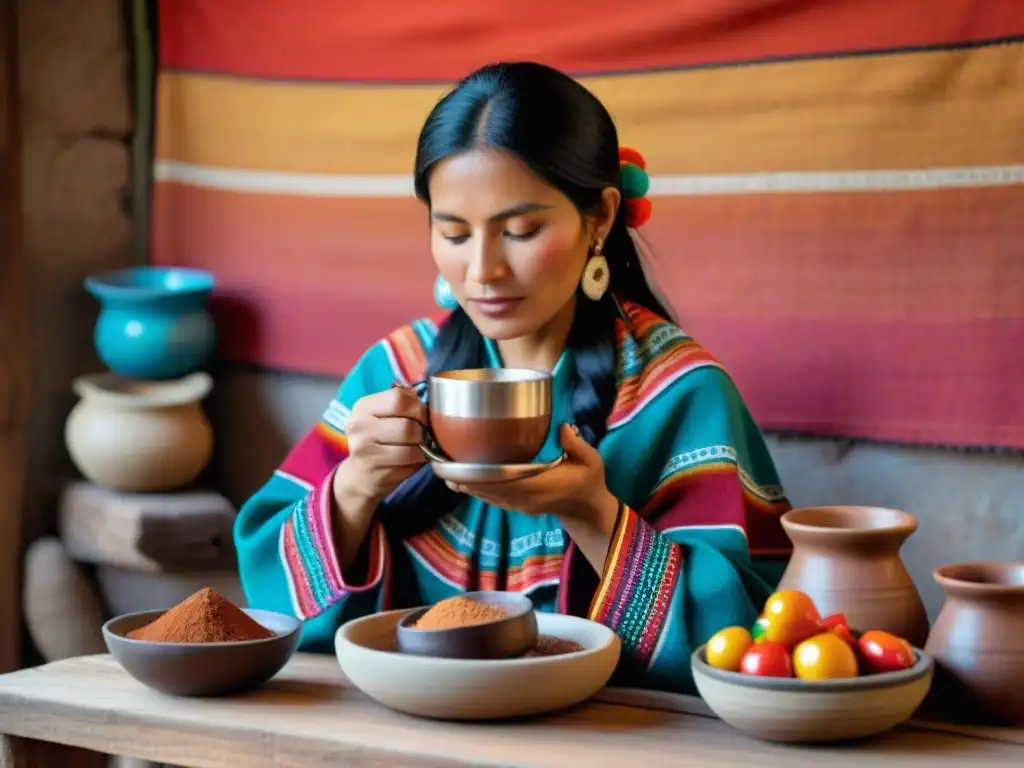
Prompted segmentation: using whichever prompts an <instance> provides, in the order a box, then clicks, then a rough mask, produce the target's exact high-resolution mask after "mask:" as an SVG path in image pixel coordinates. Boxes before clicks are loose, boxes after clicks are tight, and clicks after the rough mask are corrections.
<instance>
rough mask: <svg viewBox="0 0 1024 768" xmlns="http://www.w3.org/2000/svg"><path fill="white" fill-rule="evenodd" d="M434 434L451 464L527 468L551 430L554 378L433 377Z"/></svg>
mask: <svg viewBox="0 0 1024 768" xmlns="http://www.w3.org/2000/svg"><path fill="white" fill-rule="evenodd" d="M427 404H428V409H429V415H430V431H431V434H432V436H433V438H434V442H435V443H436V444H437V447H438V448H440V449H441V451H442V453H444V455H445V456H446V457H447V458H448V459H450V460H451V461H455V462H459V463H464V464H526V463H529V462H531V461H533V460H534V459H535V458H536V457H537V454H539V453H540V451H541V449H542V448H543V447H544V443H545V441H546V440H547V436H548V432H549V430H550V429H551V374H550V373H548V372H546V371H534V370H528V369H523V368H475V369H469V370H460V371H443V372H441V373H438V374H436V375H434V376H431V377H430V382H429V385H428V399H427Z"/></svg>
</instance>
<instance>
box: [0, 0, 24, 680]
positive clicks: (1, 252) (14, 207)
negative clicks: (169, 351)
mask: <svg viewBox="0 0 1024 768" xmlns="http://www.w3.org/2000/svg"><path fill="white" fill-rule="evenodd" d="M15 5H16V0H0V672H8V671H11V670H14V669H17V668H18V667H19V666H20V662H21V648H20V645H21V642H20V641H21V599H20V598H21V578H20V576H21V550H22V541H21V531H22V518H23V515H24V507H25V505H24V493H25V471H26V450H27V425H28V414H29V386H30V372H29V360H30V357H29V356H30V349H29V340H28V332H29V318H28V296H27V293H28V281H27V269H26V264H25V254H24V251H23V249H22V247H21V221H22V211H21V140H20V139H21V110H20V109H19V101H20V99H19V87H18V23H17V11H16V8H15Z"/></svg>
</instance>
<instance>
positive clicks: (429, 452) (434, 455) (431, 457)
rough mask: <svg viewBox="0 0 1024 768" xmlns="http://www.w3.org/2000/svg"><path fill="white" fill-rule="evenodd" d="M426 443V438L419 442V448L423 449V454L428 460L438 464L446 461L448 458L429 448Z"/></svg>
mask: <svg viewBox="0 0 1024 768" xmlns="http://www.w3.org/2000/svg"><path fill="white" fill-rule="evenodd" d="M427 443H428V441H426V440H424V441H423V442H422V443H420V450H421V451H423V455H424V456H426V457H427V458H428V459H429V460H430V461H435V462H438V463H440V464H444V463H445V462H447V461H448V459H446V458H444V457H443V456H441V455H439V454H438V453H436V452H435V451H434V449H433V448H431V447H430V446H429V445H428V444H427Z"/></svg>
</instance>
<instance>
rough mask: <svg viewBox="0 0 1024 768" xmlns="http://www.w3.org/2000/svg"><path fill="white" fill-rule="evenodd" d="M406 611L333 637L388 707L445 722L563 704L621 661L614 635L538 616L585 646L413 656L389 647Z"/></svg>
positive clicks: (354, 676) (552, 632)
mask: <svg viewBox="0 0 1024 768" xmlns="http://www.w3.org/2000/svg"><path fill="white" fill-rule="evenodd" d="M406 613H408V611H388V612H386V613H377V614H374V615H372V616H367V617H365V618H362V619H355V620H354V621H350V622H348V623H347V624H344V625H343V626H342V627H341V628H340V629H339V630H338V632H337V634H336V635H335V638H334V647H335V651H336V653H337V656H338V663H339V664H341V669H342V671H343V672H344V673H345V675H346V676H348V678H349V680H351V681H352V683H353V684H354V685H355V686H356V687H357V688H359V689H360V690H361V691H362V692H363V693H365V694H366V695H367V696H370V697H371V698H373V699H375V700H376V701H378V702H380V703H381V704H383V705H384V706H386V707H390V708H391V709H396V710H398V711H400V712H405V713H407V714H410V715H418V716H420V717H429V718H435V719H442V720H495V719H502V718H509V717H521V716H525V715H537V714H540V713H542V712H551V711H554V710H558V709H564V708H566V707H570V706H572V705H574V704H579V703H580V702H582V701H585V700H587V699H589V698H590V697H591V696H593V695H594V694H595V693H597V692H598V691H599V690H601V688H603V687H604V686H605V684H606V683H607V682H608V680H609V679H610V678H611V676H612V673H613V672H614V671H615V667H616V665H617V664H618V662H619V654H620V652H621V644H620V641H619V638H618V636H617V635H616V634H615V633H614V632H612V631H611V630H610V629H608V628H607V627H605V626H604V625H602V624H597V623H595V622H592V621H588V620H586V619H580V618H577V617H575V616H563V615H560V614H548V613H538V614H537V626H538V628H539V630H540V633H541V634H542V635H549V636H552V637H557V638H560V639H562V640H572V641H575V642H577V643H579V644H580V645H582V646H583V650H582V651H577V652H576V653H567V654H563V655H560V656H542V657H535V658H519V659H501V660H497V661H483V660H466V659H443V658H433V657H426V656H412V655H406V654H402V653H397V652H395V651H393V650H392V648H393V647H394V640H395V628H396V625H397V624H398V621H399V619H401V618H402V616H404V615H405V614H406Z"/></svg>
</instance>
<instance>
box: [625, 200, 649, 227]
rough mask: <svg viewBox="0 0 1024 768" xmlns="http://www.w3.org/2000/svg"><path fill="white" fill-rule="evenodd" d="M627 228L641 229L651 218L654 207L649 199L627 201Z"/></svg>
mask: <svg viewBox="0 0 1024 768" xmlns="http://www.w3.org/2000/svg"><path fill="white" fill-rule="evenodd" d="M625 205H626V226H627V227H629V228H630V229H639V228H640V227H642V226H643V225H644V224H646V223H647V221H648V219H650V218H651V212H652V209H653V208H654V206H653V205H652V204H651V199H650V198H649V197H637V198H634V199H633V200H626V201H625Z"/></svg>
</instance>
